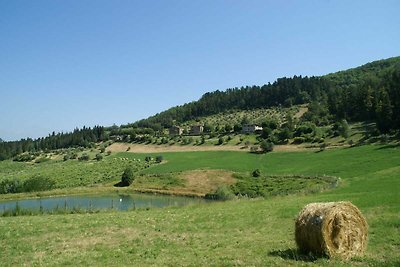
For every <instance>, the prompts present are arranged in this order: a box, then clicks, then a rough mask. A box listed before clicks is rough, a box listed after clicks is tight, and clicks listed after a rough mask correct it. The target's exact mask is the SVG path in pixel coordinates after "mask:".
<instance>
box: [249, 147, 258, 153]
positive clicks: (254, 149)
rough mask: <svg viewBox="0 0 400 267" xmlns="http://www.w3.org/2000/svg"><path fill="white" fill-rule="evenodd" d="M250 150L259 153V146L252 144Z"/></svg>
mask: <svg viewBox="0 0 400 267" xmlns="http://www.w3.org/2000/svg"><path fill="white" fill-rule="evenodd" d="M250 152H251V153H258V146H251V147H250Z"/></svg>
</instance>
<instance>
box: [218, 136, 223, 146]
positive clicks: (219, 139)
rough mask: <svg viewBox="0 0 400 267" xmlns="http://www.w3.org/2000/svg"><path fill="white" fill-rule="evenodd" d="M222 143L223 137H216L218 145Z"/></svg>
mask: <svg viewBox="0 0 400 267" xmlns="http://www.w3.org/2000/svg"><path fill="white" fill-rule="evenodd" d="M223 143H224V138H222V137H220V138H218V145H222V144H223Z"/></svg>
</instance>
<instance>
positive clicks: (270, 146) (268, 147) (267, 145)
mask: <svg viewBox="0 0 400 267" xmlns="http://www.w3.org/2000/svg"><path fill="white" fill-rule="evenodd" d="M260 148H261V150H262V151H263V152H264V153H267V152H272V150H274V143H272V142H268V141H267V140H264V141H262V142H261V144H260Z"/></svg>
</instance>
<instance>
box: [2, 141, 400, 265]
mask: <svg viewBox="0 0 400 267" xmlns="http://www.w3.org/2000/svg"><path fill="white" fill-rule="evenodd" d="M147 155H151V154H134V153H119V154H116V155H114V156H115V157H125V158H129V159H133V158H142V159H143V158H144V157H145V156H147ZM162 155H163V157H164V160H165V163H164V164H160V165H155V166H152V167H151V168H147V169H145V170H143V171H142V173H143V174H144V175H156V174H168V173H177V172H187V171H189V172H190V171H193V170H199V169H200V170H221V171H224V170H225V171H233V172H241V173H250V172H252V171H253V170H254V169H257V168H258V169H260V170H261V173H263V174H265V175H279V174H285V175H289V174H302V175H318V176H320V175H324V174H326V175H332V176H337V177H341V182H340V186H339V187H338V188H336V189H333V190H330V191H326V192H323V193H318V194H310V195H292V196H280V197H269V198H266V199H240V200H233V201H227V202H215V203H212V204H207V205H195V206H189V207H183V208H165V209H150V210H136V211H130V212H110V213H98V214H73V215H51V216H50V215H42V216H20V217H7V218H1V220H0V229H2V230H1V231H0V244H1V250H0V255H1V259H2V262H1V265H2V266H15V265H33V266H40V265H46V266H48V265H50V266H54V265H64V266H65V265H66V266H71V265H75V266H76V265H84V266H87V265H90V266H121V265H125V266H152V265H158V266H199V265H206V266H305V265H307V266H308V265H310V266H320V265H327V266H349V265H354V266H399V265H400V253H399V251H400V223H399V222H400V195H399V191H400V181H399V179H400V164H399V163H400V147H399V146H378V145H368V146H361V147H353V148H345V149H328V150H325V151H323V152H319V153H316V152H313V151H309V152H273V153H270V154H266V155H256V154H250V153H241V152H224V151H206V152H175V153H163V154H162ZM153 156H156V154H154V155H153ZM3 172H5V171H4V170H3ZM337 200H349V201H352V202H353V203H354V204H355V205H357V206H358V207H359V208H360V209H361V211H362V213H363V214H364V215H365V217H366V218H367V221H368V224H369V247H368V250H367V252H366V255H365V256H364V257H360V258H356V259H353V260H351V261H350V262H341V261H339V260H334V259H331V260H328V259H324V258H320V259H315V260H313V259H310V258H309V257H303V256H301V255H298V254H297V252H296V245H295V242H294V218H295V217H296V215H297V213H298V212H299V211H300V209H301V208H302V207H303V206H304V205H305V204H306V203H309V202H314V201H337ZM310 260H313V261H310Z"/></svg>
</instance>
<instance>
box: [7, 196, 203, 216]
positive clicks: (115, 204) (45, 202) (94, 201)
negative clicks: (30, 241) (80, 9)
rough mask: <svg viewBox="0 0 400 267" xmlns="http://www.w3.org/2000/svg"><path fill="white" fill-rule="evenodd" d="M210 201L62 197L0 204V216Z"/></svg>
mask: <svg viewBox="0 0 400 267" xmlns="http://www.w3.org/2000/svg"><path fill="white" fill-rule="evenodd" d="M209 201H210V200H206V199H203V198H193V197H180V196H167V195H156V194H142V193H137V194H129V195H124V194H105V195H103V194H102V195H72V196H61V197H45V198H36V199H23V200H7V201H0V213H5V212H6V211H12V210H15V209H16V208H17V207H18V208H21V209H23V210H32V211H34V210H36V211H39V210H43V211H50V212H51V211H54V210H63V209H64V210H67V209H68V210H73V209H80V210H100V209H115V210H129V209H136V208H152V207H158V208H159V207H166V206H186V205H190V204H199V203H207V202H209Z"/></svg>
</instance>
